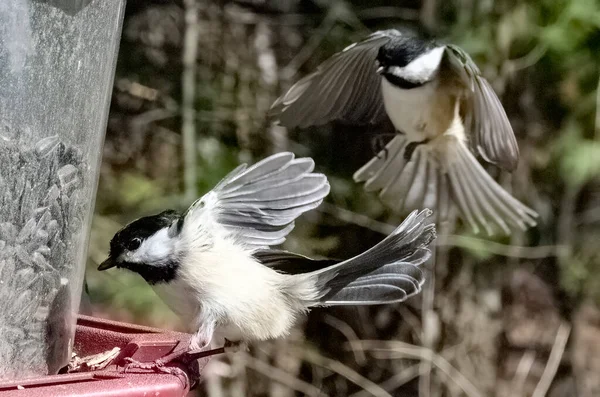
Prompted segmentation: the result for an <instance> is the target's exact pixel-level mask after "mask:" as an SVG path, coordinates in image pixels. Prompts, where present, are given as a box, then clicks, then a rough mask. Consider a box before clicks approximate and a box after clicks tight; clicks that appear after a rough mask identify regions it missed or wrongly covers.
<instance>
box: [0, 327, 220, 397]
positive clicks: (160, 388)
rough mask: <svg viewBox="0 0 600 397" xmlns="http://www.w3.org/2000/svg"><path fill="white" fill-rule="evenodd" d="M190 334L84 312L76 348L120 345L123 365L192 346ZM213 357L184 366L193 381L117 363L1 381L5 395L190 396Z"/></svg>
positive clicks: (89, 350)
mask: <svg viewBox="0 0 600 397" xmlns="http://www.w3.org/2000/svg"><path fill="white" fill-rule="evenodd" d="M189 338H190V335H189V334H184V333H179V332H172V331H165V330H161V329H157V328H150V327H142V326H138V325H132V324H126V323H120V322H116V321H109V320H103V319H98V318H94V317H88V316H83V315H80V316H79V318H78V321H77V330H76V333H75V345H74V348H73V349H74V351H75V352H76V353H77V355H78V356H79V357H85V356H89V355H92V354H98V353H102V352H105V351H108V350H111V349H113V348H114V347H119V348H120V349H121V352H120V354H119V356H118V357H117V359H116V360H115V362H116V363H117V364H119V365H122V363H123V359H124V358H126V357H131V358H132V359H134V360H137V361H140V362H148V361H154V360H156V359H159V358H161V357H163V356H165V355H166V354H169V353H171V352H173V351H174V350H175V349H176V348H179V349H181V348H183V347H186V346H187V345H188V343H189ZM208 361H209V358H205V359H202V360H199V361H197V362H194V363H193V365H190V366H189V367H184V366H178V368H180V369H182V370H183V371H185V373H186V374H187V377H188V379H189V382H182V379H180V378H179V377H177V376H175V375H171V374H163V373H154V372H151V371H146V370H138V369H134V370H131V371H130V372H127V373H123V367H122V366H120V367H117V365H116V364H113V365H110V366H108V367H107V368H106V369H104V370H101V371H93V372H84V373H75V374H65V375H53V376H45V377H41V378H33V379H24V380H20V381H18V382H4V383H2V382H0V396H1V397H12V396H18V397H23V396H25V395H27V397H38V396H39V397H42V396H44V397H46V396H52V397H66V396H69V397H75V396H78V397H83V396H90V397H91V396H94V397H100V396H107V397H108V396H110V397H113V396H114V397H117V396H119V397H124V396H127V397H138V396H139V397H142V396H164V397H179V396H185V395H186V394H187V392H188V391H189V389H188V386H189V383H190V382H191V383H192V384H194V383H196V382H197V380H198V378H199V374H200V371H201V369H202V368H204V366H205V365H206V364H207V363H208ZM186 383H187V384H186Z"/></svg>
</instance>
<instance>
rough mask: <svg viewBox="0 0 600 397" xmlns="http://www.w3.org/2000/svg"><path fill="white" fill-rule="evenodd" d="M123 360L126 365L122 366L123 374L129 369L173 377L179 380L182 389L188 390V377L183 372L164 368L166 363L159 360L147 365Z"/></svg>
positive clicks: (132, 360) (131, 359) (177, 369)
mask: <svg viewBox="0 0 600 397" xmlns="http://www.w3.org/2000/svg"><path fill="white" fill-rule="evenodd" d="M123 360H124V361H125V362H126V364H125V365H124V366H123V373H127V372H128V371H129V370H130V369H141V370H147V371H154V372H159V373H163V374H169V375H174V376H176V377H177V378H179V380H180V381H181V383H182V384H183V386H184V388H188V386H189V380H188V375H187V373H186V372H185V371H184V370H182V369H181V368H177V367H168V366H166V364H167V363H165V362H164V361H163V360H161V359H160V358H159V359H157V360H155V361H153V362H147V363H143V362H140V361H137V360H134V359H133V358H131V357H125V358H124V359H123Z"/></svg>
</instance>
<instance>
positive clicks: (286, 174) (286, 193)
mask: <svg viewBox="0 0 600 397" xmlns="http://www.w3.org/2000/svg"><path fill="white" fill-rule="evenodd" d="M314 167H315V163H314V161H313V160H312V159H311V158H299V159H295V158H294V154H293V153H289V152H284V153H278V154H274V155H272V156H269V157H267V158H266V159H264V160H262V161H260V162H258V163H256V164H254V165H253V166H251V167H246V164H243V165H240V166H239V167H237V168H236V169H235V170H233V171H232V172H231V173H229V175H227V176H226V177H225V178H224V179H223V180H222V181H221V182H219V184H218V185H217V186H216V187H215V188H214V189H213V190H212V191H210V192H209V193H207V194H205V195H204V196H203V197H202V198H200V199H198V200H196V201H195V202H194V203H193V204H192V205H191V206H190V208H189V209H188V210H187V211H186V213H185V214H184V216H183V219H184V222H188V220H190V218H195V217H199V218H198V219H196V220H194V221H193V223H192V222H189V223H192V224H196V223H197V224H199V225H200V226H202V225H203V224H205V223H207V222H217V223H218V224H221V225H222V226H224V229H225V231H226V233H228V234H229V235H231V236H233V237H235V238H236V239H238V241H240V242H241V243H243V244H245V245H246V246H248V247H250V248H253V249H260V248H267V247H269V246H272V245H278V244H282V243H283V242H284V241H285V238H286V236H287V235H288V234H289V232H290V231H291V230H292V229H293V228H294V220H295V219H296V218H297V217H298V216H300V215H301V214H302V213H304V212H306V211H309V210H311V209H313V208H315V207H317V206H319V204H321V202H322V201H323V199H324V198H325V196H327V194H328V193H329V182H328V181H327V178H326V177H325V175H323V174H318V173H313V172H312V171H313V169H314Z"/></svg>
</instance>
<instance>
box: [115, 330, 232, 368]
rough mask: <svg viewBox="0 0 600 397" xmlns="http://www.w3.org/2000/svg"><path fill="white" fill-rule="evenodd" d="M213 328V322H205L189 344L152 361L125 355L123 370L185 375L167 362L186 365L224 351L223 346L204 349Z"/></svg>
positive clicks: (210, 338)
mask: <svg viewBox="0 0 600 397" xmlns="http://www.w3.org/2000/svg"><path fill="white" fill-rule="evenodd" d="M214 329H215V327H214V324H213V323H211V322H206V323H204V324H202V325H201V326H200V328H199V329H198V332H196V333H195V334H194V335H193V336H192V339H191V340H190V344H189V346H187V347H185V348H183V349H179V350H175V351H174V352H173V353H170V354H167V355H166V356H164V357H161V358H159V359H157V360H155V361H153V362H147V363H142V362H139V361H136V360H134V359H132V358H131V357H126V358H125V359H124V361H125V362H126V363H127V364H125V368H124V372H127V371H128V370H129V369H132V368H138V369H146V370H153V371H156V372H162V373H167V374H172V375H176V376H178V377H181V375H182V373H183V375H185V373H184V372H183V371H182V370H181V369H179V368H177V367H174V366H167V364H169V363H171V362H173V361H179V362H181V363H183V364H185V365H188V364H190V363H192V362H193V361H194V360H198V359H200V358H204V357H209V356H213V355H216V354H222V353H225V347H221V348H218V349H212V350H206V347H207V346H208V345H209V344H210V341H211V340H212V336H213V332H214ZM186 379H187V376H186Z"/></svg>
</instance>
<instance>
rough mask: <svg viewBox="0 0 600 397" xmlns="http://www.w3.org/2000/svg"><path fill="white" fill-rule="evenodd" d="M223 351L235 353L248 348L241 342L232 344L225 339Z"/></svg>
mask: <svg viewBox="0 0 600 397" xmlns="http://www.w3.org/2000/svg"><path fill="white" fill-rule="evenodd" d="M223 350H224V351H225V353H237V352H240V351H247V350H248V346H247V345H246V344H245V343H244V342H242V341H236V342H233V341H230V340H229V339H227V338H225V343H224V345H223Z"/></svg>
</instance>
